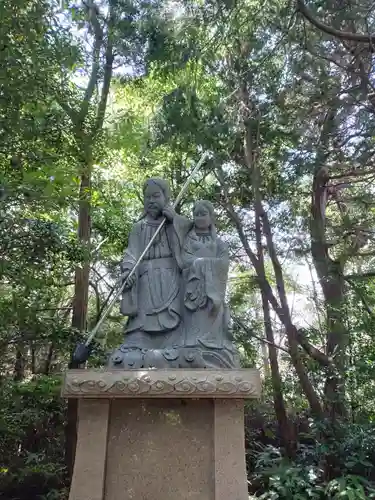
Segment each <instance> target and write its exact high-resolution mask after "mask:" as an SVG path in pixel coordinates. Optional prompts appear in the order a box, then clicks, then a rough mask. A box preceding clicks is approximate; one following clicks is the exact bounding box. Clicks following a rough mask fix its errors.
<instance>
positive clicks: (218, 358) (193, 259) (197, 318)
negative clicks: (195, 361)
mask: <svg viewBox="0 0 375 500" xmlns="http://www.w3.org/2000/svg"><path fill="white" fill-rule="evenodd" d="M174 226H175V229H176V233H177V235H178V237H179V241H180V248H181V253H180V254H179V258H180V267H181V269H182V293H183V303H184V308H183V331H184V346H185V347H195V348H196V349H198V350H199V352H200V353H201V354H202V356H203V359H204V360H205V365H206V367H208V366H211V365H212V367H217V366H222V367H227V368H230V367H233V366H236V365H237V364H238V361H237V359H235V358H236V354H235V350H234V347H233V344H232V338H231V335H230V333H229V316H230V315H229V310H228V307H227V305H226V303H225V293H226V286H227V281H228V269H229V253H228V247H227V245H226V244H225V243H224V242H223V241H222V240H221V239H220V238H218V236H217V234H216V227H215V214H214V208H213V205H212V203H210V202H209V201H206V200H199V201H197V202H196V203H195V205H194V208H193V221H190V220H188V219H185V218H184V217H181V216H178V215H176V216H175V217H174Z"/></svg>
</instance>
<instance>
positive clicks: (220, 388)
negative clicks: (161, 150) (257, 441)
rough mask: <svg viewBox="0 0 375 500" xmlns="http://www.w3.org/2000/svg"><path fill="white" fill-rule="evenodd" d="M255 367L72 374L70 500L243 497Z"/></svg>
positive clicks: (66, 392)
mask: <svg viewBox="0 0 375 500" xmlns="http://www.w3.org/2000/svg"><path fill="white" fill-rule="evenodd" d="M259 395H260V377H259V374H258V372H257V371H256V370H148V371H136V370H128V371H123V372H120V371H113V372H110V371H103V370H98V371H95V370H71V371H69V372H67V374H66V377H65V383H64V387H63V396H64V397H68V398H70V397H74V398H79V404H78V408H79V413H78V440H77V451H76V459H75V466H74V473H73V480H72V485H71V490H70V496H69V500H118V499H120V498H121V499H124V500H128V499H129V500H133V499H134V500H188V499H189V500H248V494H247V479H246V467H245V446H244V421H243V400H244V399H246V398H256V397H259Z"/></svg>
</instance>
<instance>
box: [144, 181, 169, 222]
mask: <svg viewBox="0 0 375 500" xmlns="http://www.w3.org/2000/svg"><path fill="white" fill-rule="evenodd" d="M143 196H144V207H145V212H146V214H147V215H149V216H150V217H152V218H153V219H157V218H158V217H160V216H161V214H162V211H163V208H164V207H165V206H166V205H167V204H168V203H169V200H170V198H171V191H170V188H169V184H168V182H167V181H166V180H164V179H159V178H158V177H153V178H152V179H147V181H146V182H145V183H144V185H143Z"/></svg>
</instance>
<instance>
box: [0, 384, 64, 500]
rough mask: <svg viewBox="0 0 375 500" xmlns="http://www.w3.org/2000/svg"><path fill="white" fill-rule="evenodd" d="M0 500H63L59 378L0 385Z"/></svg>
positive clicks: (62, 410)
mask: <svg viewBox="0 0 375 500" xmlns="http://www.w3.org/2000/svg"><path fill="white" fill-rule="evenodd" d="M0 397H1V402H2V404H1V408H0V457H1V458H0V492H1V493H0V498H4V500H5V499H14V500H16V499H17V500H31V499H34V498H35V499H36V498H40V499H45V500H47V499H48V500H52V499H58V498H63V496H62V495H63V488H64V481H65V468H64V455H63V454H64V446H63V443H64V419H65V408H64V406H65V403H64V402H63V401H62V400H61V398H60V378H59V377H58V378H52V377H37V378H34V379H32V380H30V381H23V382H21V383H14V382H12V381H10V380H7V379H4V380H2V381H1V383H0Z"/></svg>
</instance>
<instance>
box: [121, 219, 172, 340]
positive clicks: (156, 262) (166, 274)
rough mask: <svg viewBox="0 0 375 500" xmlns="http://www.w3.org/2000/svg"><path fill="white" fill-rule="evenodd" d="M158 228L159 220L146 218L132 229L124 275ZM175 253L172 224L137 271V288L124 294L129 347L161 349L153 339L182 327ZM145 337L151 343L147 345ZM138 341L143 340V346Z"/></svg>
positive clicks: (154, 244)
mask: <svg viewBox="0 0 375 500" xmlns="http://www.w3.org/2000/svg"><path fill="white" fill-rule="evenodd" d="M159 225H160V221H155V222H154V221H149V220H147V219H146V218H144V219H142V220H140V221H139V222H137V223H136V224H135V225H134V226H133V229H132V231H131V233H130V236H129V242H128V248H127V249H126V252H125V255H124V258H123V260H122V263H121V268H122V271H123V272H128V271H130V270H131V269H132V268H133V267H134V265H135V263H136V262H137V260H138V258H139V256H140V255H141V254H142V252H143V251H144V249H145V248H146V246H147V244H148V243H149V242H150V240H151V238H152V236H153V235H154V234H155V232H156V230H157V228H158V226H159ZM176 253H179V247H178V238H177V237H176V233H175V230H174V226H173V224H170V223H167V224H165V225H164V227H163V228H162V229H161V231H160V233H159V234H158V236H157V237H156V240H155V242H154V243H153V245H152V247H151V248H150V249H149V251H148V252H147V254H146V255H145V257H144V258H143V260H142V262H141V264H140V265H139V267H138V269H137V270H136V273H135V275H136V281H135V283H134V285H133V286H132V288H131V289H130V290H125V291H124V293H123V295H122V300H121V313H122V314H124V315H125V316H128V323H127V326H126V329H125V333H126V337H125V343H126V345H129V346H131V345H132V344H134V346H137V347H141V348H152V347H154V348H155V347H158V346H157V345H156V343H157V341H156V338H155V341H156V342H153V341H152V337H153V336H154V337H157V336H159V337H160V334H167V333H168V332H171V331H173V330H176V329H177V327H178V326H179V324H180V321H181V306H182V304H181V299H180V286H181V283H180V280H181V271H180V269H179V266H178V264H177V260H176ZM144 334H146V335H144ZM144 338H146V339H149V341H147V340H146V342H144ZM139 339H143V340H142V341H141V345H139ZM150 339H151V340H150ZM150 342H151V343H150Z"/></svg>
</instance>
